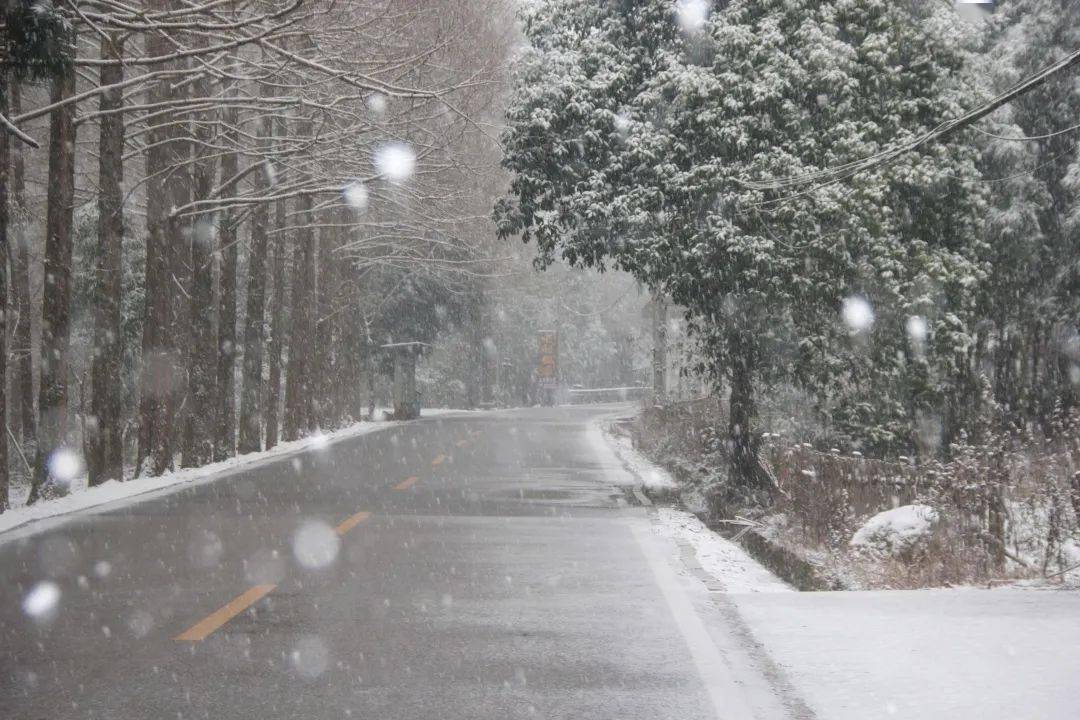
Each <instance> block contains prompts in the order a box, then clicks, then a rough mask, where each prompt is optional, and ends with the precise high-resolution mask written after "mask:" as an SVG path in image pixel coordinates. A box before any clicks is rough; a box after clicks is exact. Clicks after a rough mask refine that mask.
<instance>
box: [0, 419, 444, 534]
mask: <svg viewBox="0 0 1080 720" xmlns="http://www.w3.org/2000/svg"><path fill="white" fill-rule="evenodd" d="M461 412H465V411H463V410H452V409H445V408H427V409H424V410H423V413H422V415H423V417H437V416H445V415H453V414H456V413H461ZM396 425H400V423H397V422H360V423H356V424H354V425H350V426H348V427H345V428H341V429H340V430H334V431H333V432H328V433H318V432H317V433H314V434H312V435H309V436H308V437H305V438H301V439H300V440H293V441H290V442H283V443H279V444H278V445H277V446H275V447H274V448H273V449H272V450H263V451H262V452H256V453H247V454H245V455H240V456H238V457H234V458H230V459H229V460H223V461H221V462H216V463H211V464H209V465H204V466H203V467H199V468H185V469H182V470H176V471H174V472H169V473H165V474H164V475H160V476H158V477H141V478H133V479H131V480H126V481H124V482H117V481H115V480H112V481H109V482H107V483H104V484H103V485H99V486H97V487H92V488H90V487H87V485H86V476H85V475H81V476H79V477H76V478H75V479H73V480H72V481H71V483H70V485H69V490H70V494H68V495H66V496H64V497H61V498H56V499H54V500H45V501H42V502H39V503H37V504H35V505H31V506H29V507H26V506H22V507H19V504H21V503H22V502H24V501H25V495H26V488H21V493H19V496H15V495H14V493H13V498H12V499H13V501H14V502H13V505H15V507H13V508H12V509H11V510H8V511H6V512H4V513H0V533H3V532H5V531H7V530H13V529H14V528H17V527H20V526H22V525H26V524H27V523H30V522H34V521H35V520H42V519H45V518H51V517H55V516H57V515H67V514H68V513H73V512H78V511H80V510H87V509H89V508H94V507H97V506H99V505H104V504H106V503H114V502H117V501H120V500H128V499H130V498H135V497H137V496H141V495H146V494H147V493H155V496H156V495H160V494H161V493H160V492H158V491H170V492H171V491H174V490H179V489H181V488H183V487H187V486H192V485H201V484H203V483H207V482H211V481H214V480H218V479H220V478H222V477H225V476H227V475H228V474H230V473H231V472H232V471H234V470H237V469H239V468H249V467H251V466H252V465H254V464H257V463H265V462H268V461H270V460H275V459H278V458H281V457H283V456H286V455H292V454H294V453H298V452H302V451H304V450H312V449H318V448H322V447H326V446H327V445H329V444H330V443H333V442H336V441H338V440H344V439H346V438H354V437H358V436H360V435H367V434H368V433H373V432H377V431H379V430H385V429H387V428H390V427H394V426H396ZM140 499H145V498H140Z"/></svg>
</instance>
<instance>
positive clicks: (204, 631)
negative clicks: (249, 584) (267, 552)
mask: <svg viewBox="0 0 1080 720" xmlns="http://www.w3.org/2000/svg"><path fill="white" fill-rule="evenodd" d="M276 587H277V585H256V586H255V587H253V588H250V589H249V590H247V591H246V592H244V593H243V594H241V595H239V596H237V597H235V598H233V599H232V600H230V601H229V602H228V603H227V604H226V605H225V606H223V607H221V608H219V609H218V610H215V611H214V612H212V613H210V614H209V615H207V616H206V617H205V618H203V619H202V620H200V621H199V622H197V623H195V624H194V625H192V626H191V627H190V628H188V629H187V630H185V631H184V632H182V633H180V634H179V635H177V636H176V638H174V639H176V640H179V641H181V642H200V641H202V640H205V639H206V638H207V636H209V635H210V633H212V632H214V631H215V630H217V629H218V628H220V627H221V626H222V625H224V624H225V623H227V622H229V621H230V620H232V619H233V618H234V617H236V616H237V615H239V614H240V613H242V612H244V611H245V610H247V609H248V608H249V607H251V606H252V605H254V604H255V603H257V602H259V600H262V599H263V597H264V596H265V595H266V594H267V593H268V592H270V591H271V590H273V589H274V588H276Z"/></svg>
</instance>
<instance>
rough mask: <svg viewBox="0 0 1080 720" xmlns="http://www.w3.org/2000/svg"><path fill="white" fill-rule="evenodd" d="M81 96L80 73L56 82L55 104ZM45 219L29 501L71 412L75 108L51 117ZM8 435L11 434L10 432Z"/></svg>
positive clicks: (42, 480)
mask: <svg viewBox="0 0 1080 720" xmlns="http://www.w3.org/2000/svg"><path fill="white" fill-rule="evenodd" d="M74 94H75V69H74V68H71V69H70V70H68V71H66V72H64V73H62V74H60V75H58V76H56V78H55V79H54V80H53V82H52V95H51V99H52V102H53V103H57V102H60V101H61V100H64V99H65V98H68V97H70V96H71V95H74ZM47 202H48V209H47V210H46V216H45V297H44V304H43V307H42V325H41V388H40V390H39V395H38V407H39V409H40V412H41V421H40V423H39V426H38V445H37V452H36V453H35V457H34V477H33V480H32V481H31V485H30V496H29V498H27V503H28V504H29V503H34V502H36V501H37V499H38V497H39V496H40V493H41V488H42V486H44V484H45V481H46V480H47V479H48V476H49V458H50V457H51V456H52V454H53V453H54V452H55V451H56V450H57V448H58V447H60V446H61V445H63V443H64V441H65V439H66V438H65V435H66V431H67V419H68V418H67V413H68V407H67V403H68V350H69V345H70V334H71V251H72V235H71V231H72V225H73V221H74V211H75V104H74V103H70V104H68V105H64V106H62V107H60V108H57V109H55V110H53V111H52V113H51V114H50V119H49V190H48V198H47ZM5 435H6V432H5Z"/></svg>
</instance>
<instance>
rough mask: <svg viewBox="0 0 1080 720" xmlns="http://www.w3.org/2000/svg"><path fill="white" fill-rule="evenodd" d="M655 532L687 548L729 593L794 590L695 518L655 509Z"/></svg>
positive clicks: (686, 513)
mask: <svg viewBox="0 0 1080 720" xmlns="http://www.w3.org/2000/svg"><path fill="white" fill-rule="evenodd" d="M655 520H656V522H655V524H654V528H655V532H656V533H657V534H658V535H660V536H662V537H667V538H670V539H671V540H674V541H675V542H676V543H677V544H678V545H680V546H683V547H687V546H688V547H690V548H692V549H693V551H694V555H695V556H696V557H697V561H698V563H699V564H700V565H701V569H702V570H704V571H705V572H706V573H707V574H709V575H711V576H712V577H714V578H716V580H718V581H719V582H720V584H721V585H723V588H724V592H729V593H769V592H794V589H793V588H792V587H791V586H790V585H788V584H786V583H785V582H783V581H782V580H780V579H779V578H777V577H776V576H775V575H773V574H772V573H771V572H769V571H768V570H766V569H765V568H764V567H762V566H761V565H759V564H758V563H757V561H756V560H754V559H753V558H752V557H750V556H749V555H747V554H746V551H744V550H743V549H742V548H741V547H739V546H738V545H736V544H735V543H733V542H731V541H730V540H728V539H726V538H724V537H721V536H720V535H717V534H716V533H714V532H713V531H712V530H710V529H709V528H708V527H706V526H705V523H703V522H701V520H699V519H698V518H697V516H695V515H691V514H690V513H688V512H684V511H682V510H676V509H675V508H669V507H658V508H657V510H656V516H655Z"/></svg>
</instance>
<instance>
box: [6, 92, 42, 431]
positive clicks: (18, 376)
mask: <svg viewBox="0 0 1080 720" xmlns="http://www.w3.org/2000/svg"><path fill="white" fill-rule="evenodd" d="M8 90H9V91H10V98H11V102H10V103H9V109H10V110H11V114H12V115H18V114H19V113H20V112H22V90H21V87H20V85H19V83H17V82H12V83H11V84H10V86H9V88H8ZM9 147H10V148H11V170H10V172H11V174H10V180H11V182H10V184H9V187H10V188H11V189H10V196H9V199H10V200H13V201H14V206H15V207H16V208H18V209H19V211H20V213H22V212H25V209H26V162H25V159H24V157H23V151H22V147H21V146H20V145H19V144H18V143H13V144H12V145H10V146H9ZM8 237H9V238H10V239H9V247H8V252H9V253H10V256H11V278H10V284H11V286H12V290H13V294H14V297H15V301H16V302H17V303H18V305H19V321H18V324H17V325H16V326H15V328H14V332H13V335H12V345H13V347H12V348H11V352H10V353H9V354H10V355H13V356H14V358H15V365H14V367H13V368H12V369H13V370H14V373H13V378H12V391H13V397H12V398H11V400H12V403H11V407H12V412H13V413H14V411H15V409H16V408H18V415H17V416H16V415H14V414H9V418H8V419H9V422H10V423H11V425H12V427H13V428H14V429H15V430H17V432H15V433H14V434H15V437H17V438H21V439H22V442H23V445H24V446H27V447H29V446H31V445H33V443H34V438H35V437H36V435H37V416H36V415H35V414H34V357H33V348H32V346H31V340H30V331H31V318H32V317H33V309H32V307H31V304H30V239H29V237H28V236H27V234H26V222H25V220H24V219H21V218H20V219H19V220H18V221H17V222H15V223H12V222H11V216H10V215H9V216H8Z"/></svg>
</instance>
